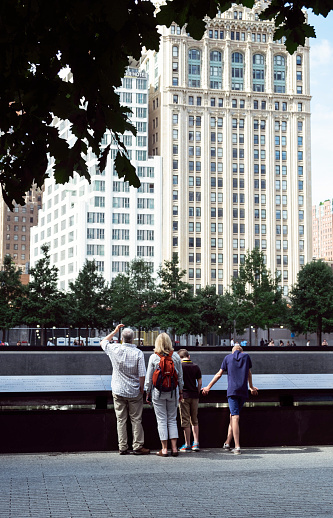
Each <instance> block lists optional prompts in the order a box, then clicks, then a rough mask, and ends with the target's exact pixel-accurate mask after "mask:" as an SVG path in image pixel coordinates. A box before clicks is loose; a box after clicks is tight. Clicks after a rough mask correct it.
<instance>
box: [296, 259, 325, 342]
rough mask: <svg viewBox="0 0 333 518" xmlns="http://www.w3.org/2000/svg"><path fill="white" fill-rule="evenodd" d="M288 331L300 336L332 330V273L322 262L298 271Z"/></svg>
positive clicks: (319, 339) (316, 262) (310, 264)
mask: <svg viewBox="0 0 333 518" xmlns="http://www.w3.org/2000/svg"><path fill="white" fill-rule="evenodd" d="M290 301H291V308H290V327H291V328H292V329H293V330H294V331H297V332H299V333H314V332H316V333H317V336H318V345H321V333H322V332H324V333H329V332H331V331H332V330H333V271H332V269H331V268H330V266H329V265H328V264H327V263H325V262H324V261H311V263H308V264H306V265H305V266H303V268H302V269H301V270H300V271H299V273H298V275H297V282H296V284H295V285H294V286H293V288H292V290H291V293H290Z"/></svg>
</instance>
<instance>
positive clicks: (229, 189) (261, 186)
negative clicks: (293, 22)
mask: <svg viewBox="0 0 333 518" xmlns="http://www.w3.org/2000/svg"><path fill="white" fill-rule="evenodd" d="M266 5H267V3H266V2H264V1H258V2H257V3H256V5H255V6H254V8H253V9H252V10H250V9H248V8H246V7H243V6H240V5H235V6H234V7H232V8H231V9H229V10H228V11H226V12H225V13H223V14H219V15H218V16H217V18H215V19H213V20H209V19H207V30H206V32H205V34H204V37H203V38H202V40H201V41H196V40H194V39H193V38H191V37H190V36H189V35H188V34H187V33H186V29H185V28H180V27H178V26H176V25H175V24H173V25H171V27H170V28H166V27H161V42H160V51H159V53H158V54H156V53H154V52H152V51H149V52H147V53H145V54H144V55H143V57H142V61H141V68H142V69H143V70H146V71H147V72H148V73H149V81H150V87H151V88H150V110H149V113H150V118H149V150H150V154H152V155H160V156H162V158H163V259H170V257H171V256H172V254H173V253H174V252H177V253H178V255H179V258H180V266H181V267H182V268H185V269H186V270H187V280H188V282H190V283H191V284H192V285H193V287H194V291H196V290H197V289H200V288H201V287H202V286H205V285H214V286H215V287H216V291H217V292H218V293H223V290H225V289H226V288H227V287H228V286H229V285H230V280H231V277H232V276H237V275H238V271H239V267H240V265H241V264H242V262H243V261H244V257H245V254H246V251H247V250H251V249H253V248H254V247H258V248H260V249H261V250H262V251H263V254H264V257H265V260H266V264H267V267H268V268H269V269H270V270H271V271H272V272H273V273H274V272H275V271H277V272H278V275H279V277H280V284H281V289H282V290H283V293H284V294H285V295H287V294H288V287H289V286H290V285H291V284H293V283H294V282H295V281H296V275H297V272H298V271H299V268H300V267H301V266H302V265H303V264H305V263H306V262H307V261H308V260H310V259H311V257H312V255H311V170H310V91H309V45H308V42H307V43H306V45H305V47H299V48H298V49H297V52H295V54H293V55H289V54H288V52H287V50H286V48H285V46H284V41H283V40H280V41H273V33H274V24H273V23H272V22H266V21H265V22H263V21H260V20H259V13H260V11H261V10H262V9H264V8H265V6H266Z"/></svg>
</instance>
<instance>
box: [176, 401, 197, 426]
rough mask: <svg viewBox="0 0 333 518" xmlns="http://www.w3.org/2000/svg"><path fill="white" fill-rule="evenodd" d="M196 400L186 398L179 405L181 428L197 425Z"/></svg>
mask: <svg viewBox="0 0 333 518" xmlns="http://www.w3.org/2000/svg"><path fill="white" fill-rule="evenodd" d="M198 404H199V399H198V398H186V399H183V401H182V402H181V403H179V413H180V423H181V427H182V428H188V427H189V426H190V424H191V425H192V426H196V425H197V424H198Z"/></svg>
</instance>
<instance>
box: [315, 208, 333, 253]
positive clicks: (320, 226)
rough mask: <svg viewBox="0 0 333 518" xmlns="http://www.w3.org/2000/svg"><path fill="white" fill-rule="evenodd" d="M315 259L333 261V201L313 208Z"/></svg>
mask: <svg viewBox="0 0 333 518" xmlns="http://www.w3.org/2000/svg"><path fill="white" fill-rule="evenodd" d="M312 240H313V243H312V246H313V257H315V258H316V259H324V261H333V200H325V201H324V202H322V203H320V204H319V205H314V206H313V207H312Z"/></svg>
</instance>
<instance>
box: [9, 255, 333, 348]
mask: <svg viewBox="0 0 333 518" xmlns="http://www.w3.org/2000/svg"><path fill="white" fill-rule="evenodd" d="M42 250H43V257H42V258H41V259H40V260H39V261H37V263H36V265H35V266H34V267H33V268H31V270H30V282H29V284H28V285H27V286H23V285H22V283H21V278H20V271H19V270H18V269H17V267H16V266H15V265H14V263H13V261H12V259H11V257H10V256H9V255H7V256H6V257H5V258H4V264H3V267H2V270H1V271H0V290H1V291H0V294H1V296H0V329H2V331H3V339H4V333H5V331H6V330H7V329H10V328H12V327H14V326H17V325H23V324H26V325H28V326H30V327H37V325H38V326H39V327H40V330H41V335H40V336H41V343H42V345H45V344H46V339H47V337H46V332H45V331H46V329H48V328H51V327H53V326H56V327H66V328H68V329H71V328H74V327H75V328H79V329H80V330H81V329H86V330H87V336H88V330H89V329H97V330H103V329H109V328H111V327H113V325H114V322H122V323H124V324H125V325H126V326H131V327H135V328H137V329H138V330H139V339H140V333H141V331H143V330H144V331H149V330H151V329H153V328H156V327H159V328H160V329H162V330H167V331H168V332H169V333H170V334H171V336H172V339H173V341H175V336H176V335H184V334H193V335H197V334H202V335H203V336H204V339H205V340H206V337H207V334H208V333H215V334H217V335H220V336H231V335H232V334H234V333H235V332H236V333H238V334H243V333H244V330H245V329H246V328H248V326H253V328H254V330H255V345H258V329H259V328H261V329H269V328H271V327H273V326H276V325H285V326H287V327H288V328H289V329H291V330H292V331H295V332H297V333H317V344H318V345H320V344H321V335H322V333H323V332H324V333H328V332H331V331H332V330H333V271H332V269H331V268H330V267H329V266H328V265H327V264H326V263H324V262H323V261H312V262H310V263H308V264H306V265H305V266H304V267H303V268H302V269H301V270H300V272H299V274H298V277H297V282H296V284H295V285H294V286H293V288H292V290H291V293H290V297H289V299H288V300H287V299H286V298H284V297H283V296H282V292H281V289H280V287H279V283H278V278H277V277H276V276H273V275H272V274H271V272H270V271H269V270H268V269H267V268H266V266H265V262H264V256H263V254H262V252H260V251H259V250H258V249H254V250H252V251H249V252H247V254H246V256H245V261H244V264H242V265H241V266H240V269H239V274H238V277H233V278H232V279H231V283H230V290H229V291H228V292H227V293H225V294H224V295H218V294H217V293H216V288H215V286H206V287H204V288H202V289H201V290H199V291H198V292H197V293H196V294H195V295H194V294H193V291H192V287H191V285H190V284H188V283H186V282H184V280H183V278H184V276H185V274H186V271H185V270H182V269H180V267H179V261H178V257H177V255H176V254H175V255H174V256H173V258H172V260H171V261H165V262H164V265H163V266H161V267H160V269H159V271H158V274H157V279H154V277H153V276H152V273H151V269H150V266H149V264H148V263H147V262H145V261H144V260H143V259H134V260H133V261H131V262H130V263H129V268H128V271H127V272H126V273H121V274H118V275H117V277H116V278H115V279H114V280H113V281H112V282H111V283H110V284H109V283H107V282H106V281H105V279H104V277H103V275H102V274H101V273H100V272H98V269H97V265H96V263H95V262H94V261H88V260H87V261H86V262H85V264H84V265H83V267H82V269H81V270H80V272H79V273H78V276H77V278H76V280H75V281H74V282H71V283H70V285H69V290H68V291H67V292H66V293H65V292H62V291H59V290H58V288H57V280H58V269H57V268H56V267H55V266H51V264H50V256H49V251H48V247H47V246H46V245H44V246H43V247H42Z"/></svg>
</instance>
